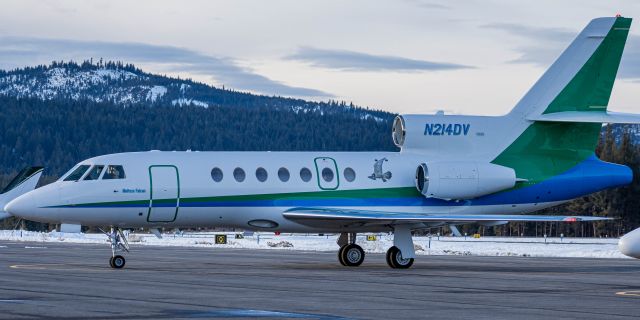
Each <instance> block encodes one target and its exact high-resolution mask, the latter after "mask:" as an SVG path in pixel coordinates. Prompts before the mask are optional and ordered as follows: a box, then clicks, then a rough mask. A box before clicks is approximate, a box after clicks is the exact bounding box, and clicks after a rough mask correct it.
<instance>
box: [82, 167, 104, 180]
mask: <svg viewBox="0 0 640 320" xmlns="http://www.w3.org/2000/svg"><path fill="white" fill-rule="evenodd" d="M102 169H104V166H103V165H96V166H93V168H91V170H89V173H88V174H87V176H86V177H84V180H98V178H100V174H101V173H102Z"/></svg>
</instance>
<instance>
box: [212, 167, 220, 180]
mask: <svg viewBox="0 0 640 320" xmlns="http://www.w3.org/2000/svg"><path fill="white" fill-rule="evenodd" d="M211 179H213V181H215V182H220V181H222V170H220V168H213V169H211Z"/></svg>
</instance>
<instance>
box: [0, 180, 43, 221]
mask: <svg viewBox="0 0 640 320" xmlns="http://www.w3.org/2000/svg"><path fill="white" fill-rule="evenodd" d="M41 176H42V167H26V168H24V169H22V171H20V172H19V173H18V175H16V177H15V178H13V180H11V182H9V184H8V185H7V186H6V187H5V188H4V189H3V190H2V192H0V219H4V218H7V217H9V216H11V215H10V214H8V213H7V212H5V211H4V206H5V205H6V204H7V203H9V202H10V201H11V200H13V199H15V198H17V197H19V196H21V195H23V194H25V193H27V192H29V191H31V190H33V189H35V188H36V185H37V184H38V181H39V180H40V177H41Z"/></svg>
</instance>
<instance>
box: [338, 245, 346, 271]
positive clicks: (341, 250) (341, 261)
mask: <svg viewBox="0 0 640 320" xmlns="http://www.w3.org/2000/svg"><path fill="white" fill-rule="evenodd" d="M346 247H347V245H344V246H342V247H340V249H339V250H338V261H339V262H340V264H341V265H343V266H345V267H346V266H347V264H346V263H344V260H342V252H343V251H344V248H346Z"/></svg>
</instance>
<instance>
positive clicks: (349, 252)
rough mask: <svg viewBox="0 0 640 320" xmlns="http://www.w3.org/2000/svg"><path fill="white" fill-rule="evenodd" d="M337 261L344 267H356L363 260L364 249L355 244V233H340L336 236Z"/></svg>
mask: <svg viewBox="0 0 640 320" xmlns="http://www.w3.org/2000/svg"><path fill="white" fill-rule="evenodd" d="M338 245H340V250H338V261H340V264H341V265H343V266H345V267H357V266H359V265H361V264H362V262H363V261H364V250H362V247H360V246H359V245H357V244H356V234H355V233H342V234H340V238H338Z"/></svg>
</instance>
